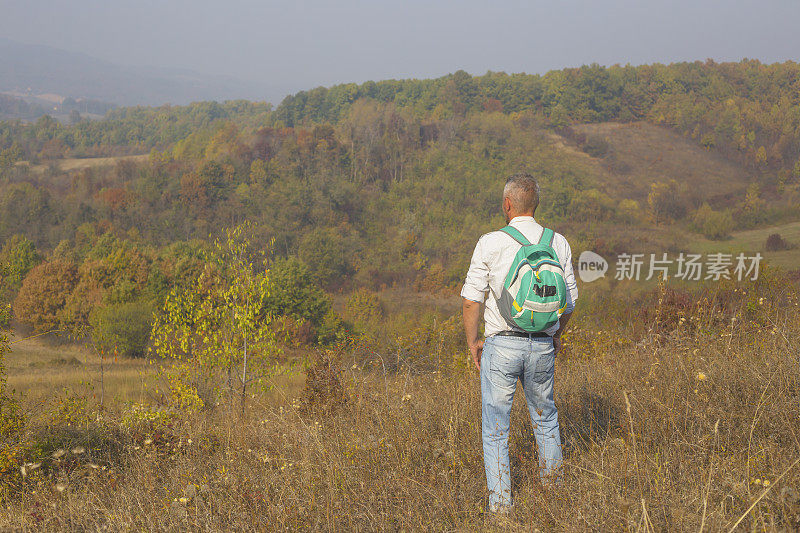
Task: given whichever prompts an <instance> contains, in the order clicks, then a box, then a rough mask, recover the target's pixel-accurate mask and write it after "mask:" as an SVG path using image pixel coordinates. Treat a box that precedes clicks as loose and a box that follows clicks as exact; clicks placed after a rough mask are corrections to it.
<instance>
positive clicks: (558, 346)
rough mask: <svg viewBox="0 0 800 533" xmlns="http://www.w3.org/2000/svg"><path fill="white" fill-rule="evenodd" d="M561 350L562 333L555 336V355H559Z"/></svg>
mask: <svg viewBox="0 0 800 533" xmlns="http://www.w3.org/2000/svg"><path fill="white" fill-rule="evenodd" d="M560 350H561V335H558V336H557V337H553V355H558V352H559V351H560Z"/></svg>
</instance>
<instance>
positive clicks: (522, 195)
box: [503, 174, 539, 223]
mask: <svg viewBox="0 0 800 533" xmlns="http://www.w3.org/2000/svg"><path fill="white" fill-rule="evenodd" d="M538 206H539V182H538V181H536V178H534V177H533V176H531V175H530V174H514V175H513V176H511V177H510V178H508V180H506V186H505V188H504V189H503V214H505V216H506V223H509V222H510V221H511V219H512V218H514V217H518V216H524V215H527V216H533V213H534V212H536V208H537V207H538Z"/></svg>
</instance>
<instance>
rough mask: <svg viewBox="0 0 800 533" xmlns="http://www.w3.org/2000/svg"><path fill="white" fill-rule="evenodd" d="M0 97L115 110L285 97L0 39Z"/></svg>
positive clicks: (229, 81)
mask: <svg viewBox="0 0 800 533" xmlns="http://www.w3.org/2000/svg"><path fill="white" fill-rule="evenodd" d="M0 92H3V93H8V94H12V95H14V96H18V97H22V96H25V97H29V96H40V95H52V96H60V97H61V98H66V97H72V98H74V99H84V100H98V101H102V102H109V103H113V104H117V105H161V104H166V103H169V104H186V103H189V102H195V101H202V100H218V101H222V100H233V99H239V98H246V99H249V100H257V101H269V102H273V103H278V102H279V101H280V99H281V98H282V97H283V96H284V94H285V93H284V92H283V91H281V90H280V89H279V88H277V87H271V86H267V85H262V84H258V83H254V82H247V81H241V80H237V79H234V78H229V77H224V76H210V75H206V74H200V73H197V72H193V71H189V70H181V69H166V68H156V67H130V66H122V65H116V64H113V63H109V62H107V61H103V60H100V59H97V58H94V57H90V56H87V55H84V54H78V53H75V52H68V51H65V50H60V49H57V48H51V47H49V46H41V45H31V44H23V43H18V42H15V41H11V40H8V39H4V38H0Z"/></svg>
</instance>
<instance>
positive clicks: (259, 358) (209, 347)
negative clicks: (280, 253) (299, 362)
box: [153, 226, 277, 411]
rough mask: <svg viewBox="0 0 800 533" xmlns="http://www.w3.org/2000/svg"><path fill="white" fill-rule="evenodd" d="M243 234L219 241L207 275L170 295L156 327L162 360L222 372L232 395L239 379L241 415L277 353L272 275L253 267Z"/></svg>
mask: <svg viewBox="0 0 800 533" xmlns="http://www.w3.org/2000/svg"><path fill="white" fill-rule="evenodd" d="M244 230H245V226H238V227H236V228H233V229H229V230H227V231H226V232H225V237H224V239H222V240H217V241H215V243H214V250H213V251H212V254H211V261H210V262H209V263H208V264H207V265H206V269H205V271H204V272H203V273H202V274H201V275H200V276H199V277H198V278H197V279H196V280H195V281H194V283H193V284H192V285H191V286H189V287H187V288H176V289H174V290H173V291H171V292H170V294H169V295H168V296H167V299H166V302H165V303H164V306H163V308H162V310H161V313H160V314H159V315H158V316H157V317H156V321H155V324H154V326H153V345H154V349H155V352H156V353H157V354H158V355H159V356H161V357H170V358H174V359H177V360H181V361H185V362H188V363H189V364H191V365H194V366H196V367H197V368H198V369H200V371H206V372H214V371H216V370H220V369H221V370H224V371H225V373H227V376H228V380H227V384H228V388H229V390H233V389H234V383H233V379H234V378H236V379H237V381H238V389H239V393H240V401H241V409H242V411H244V406H245V398H246V396H247V386H248V384H250V383H252V382H253V381H254V380H261V379H262V378H263V377H265V376H266V374H267V372H268V371H269V370H270V363H271V361H272V357H273V356H274V355H275V354H276V353H277V347H276V345H275V334H274V332H273V330H272V329H271V327H270V326H271V324H272V315H271V314H270V313H268V312H265V307H264V305H263V302H264V301H265V300H266V299H268V298H269V297H270V287H271V283H270V273H269V271H268V270H265V269H259V268H258V267H257V266H256V264H255V263H254V262H253V259H252V251H251V249H250V248H251V247H250V243H249V241H248V240H247V239H246V238H245V236H244Z"/></svg>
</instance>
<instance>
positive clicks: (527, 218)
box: [509, 215, 536, 224]
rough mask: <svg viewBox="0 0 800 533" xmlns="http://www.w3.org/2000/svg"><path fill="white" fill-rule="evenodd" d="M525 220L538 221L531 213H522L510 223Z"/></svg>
mask: <svg viewBox="0 0 800 533" xmlns="http://www.w3.org/2000/svg"><path fill="white" fill-rule="evenodd" d="M523 221H527V222H536V220H535V219H534V218H533V217H532V216H530V215H520V216H517V217H514V218H512V219H511V221H510V222H509V224H513V223H514V222H523Z"/></svg>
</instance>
